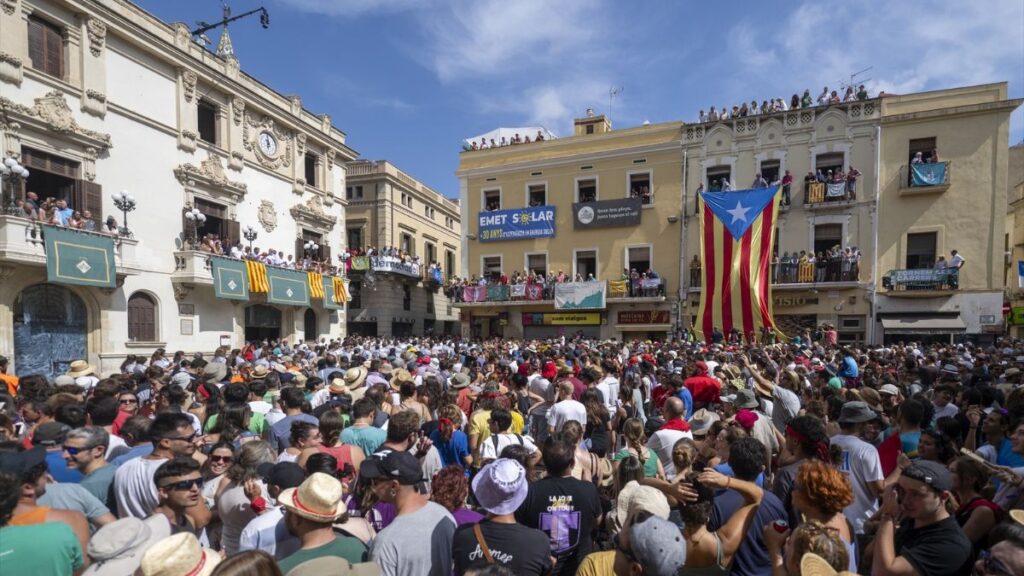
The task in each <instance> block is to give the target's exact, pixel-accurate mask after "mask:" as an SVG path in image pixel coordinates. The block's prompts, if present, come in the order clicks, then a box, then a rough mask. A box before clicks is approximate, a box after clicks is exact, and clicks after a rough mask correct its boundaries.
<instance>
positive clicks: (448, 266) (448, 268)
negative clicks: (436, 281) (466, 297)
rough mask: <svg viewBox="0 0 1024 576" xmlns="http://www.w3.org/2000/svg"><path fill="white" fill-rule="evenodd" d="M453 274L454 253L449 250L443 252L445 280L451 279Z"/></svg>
mask: <svg viewBox="0 0 1024 576" xmlns="http://www.w3.org/2000/svg"><path fill="white" fill-rule="evenodd" d="M454 274H455V252H452V251H451V250H445V251H444V275H445V277H446V278H451V277H452V276H453V275H454Z"/></svg>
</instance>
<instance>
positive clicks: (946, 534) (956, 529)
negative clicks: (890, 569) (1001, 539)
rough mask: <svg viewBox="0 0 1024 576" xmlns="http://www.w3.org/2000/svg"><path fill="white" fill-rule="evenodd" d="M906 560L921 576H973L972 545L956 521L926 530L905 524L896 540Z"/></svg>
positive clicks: (906, 521) (942, 522)
mask: <svg viewBox="0 0 1024 576" xmlns="http://www.w3.org/2000/svg"><path fill="white" fill-rule="evenodd" d="M893 542H894V544H895V548H896V555H897V556H902V557H903V558H904V559H905V560H906V561H907V562H909V563H910V565H911V566H913V567H914V570H916V571H917V573H918V574H919V575H920V576H946V575H948V576H955V575H957V574H969V573H970V572H971V567H970V563H971V541H970V540H968V539H967V536H966V535H965V534H964V531H963V529H962V528H960V525H959V524H957V523H956V519H955V518H953V517H949V518H946V519H945V520H941V521H939V522H935V523H934V524H929V525H928V526H925V527H924V528H920V529H918V528H914V521H913V520H905V521H903V523H902V524H900V527H899V528H898V529H897V530H896V536H895V539H894V540H893Z"/></svg>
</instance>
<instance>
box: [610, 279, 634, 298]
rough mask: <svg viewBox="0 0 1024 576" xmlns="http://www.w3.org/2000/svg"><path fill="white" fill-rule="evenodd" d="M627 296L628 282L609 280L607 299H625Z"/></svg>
mask: <svg viewBox="0 0 1024 576" xmlns="http://www.w3.org/2000/svg"><path fill="white" fill-rule="evenodd" d="M628 295H629V280H609V281H608V297H609V298H625V297H626V296H628Z"/></svg>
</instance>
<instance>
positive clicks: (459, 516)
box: [452, 507, 484, 526]
mask: <svg viewBox="0 0 1024 576" xmlns="http://www.w3.org/2000/svg"><path fill="white" fill-rule="evenodd" d="M452 517H453V518H455V525H456V526H462V525H464V524H477V523H479V522H480V521H481V520H483V519H484V516H483V514H480V513H479V512H474V511H472V510H470V509H469V508H466V507H462V508H459V509H457V510H455V511H454V512H452Z"/></svg>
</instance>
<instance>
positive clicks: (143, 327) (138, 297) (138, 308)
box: [128, 292, 156, 342]
mask: <svg viewBox="0 0 1024 576" xmlns="http://www.w3.org/2000/svg"><path fill="white" fill-rule="evenodd" d="M128 340H131V341H132V342H156V302H154V301H153V298H152V297H150V296H149V295H148V294H145V293H143V292H136V293H134V294H132V295H131V297H130V298H128Z"/></svg>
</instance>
